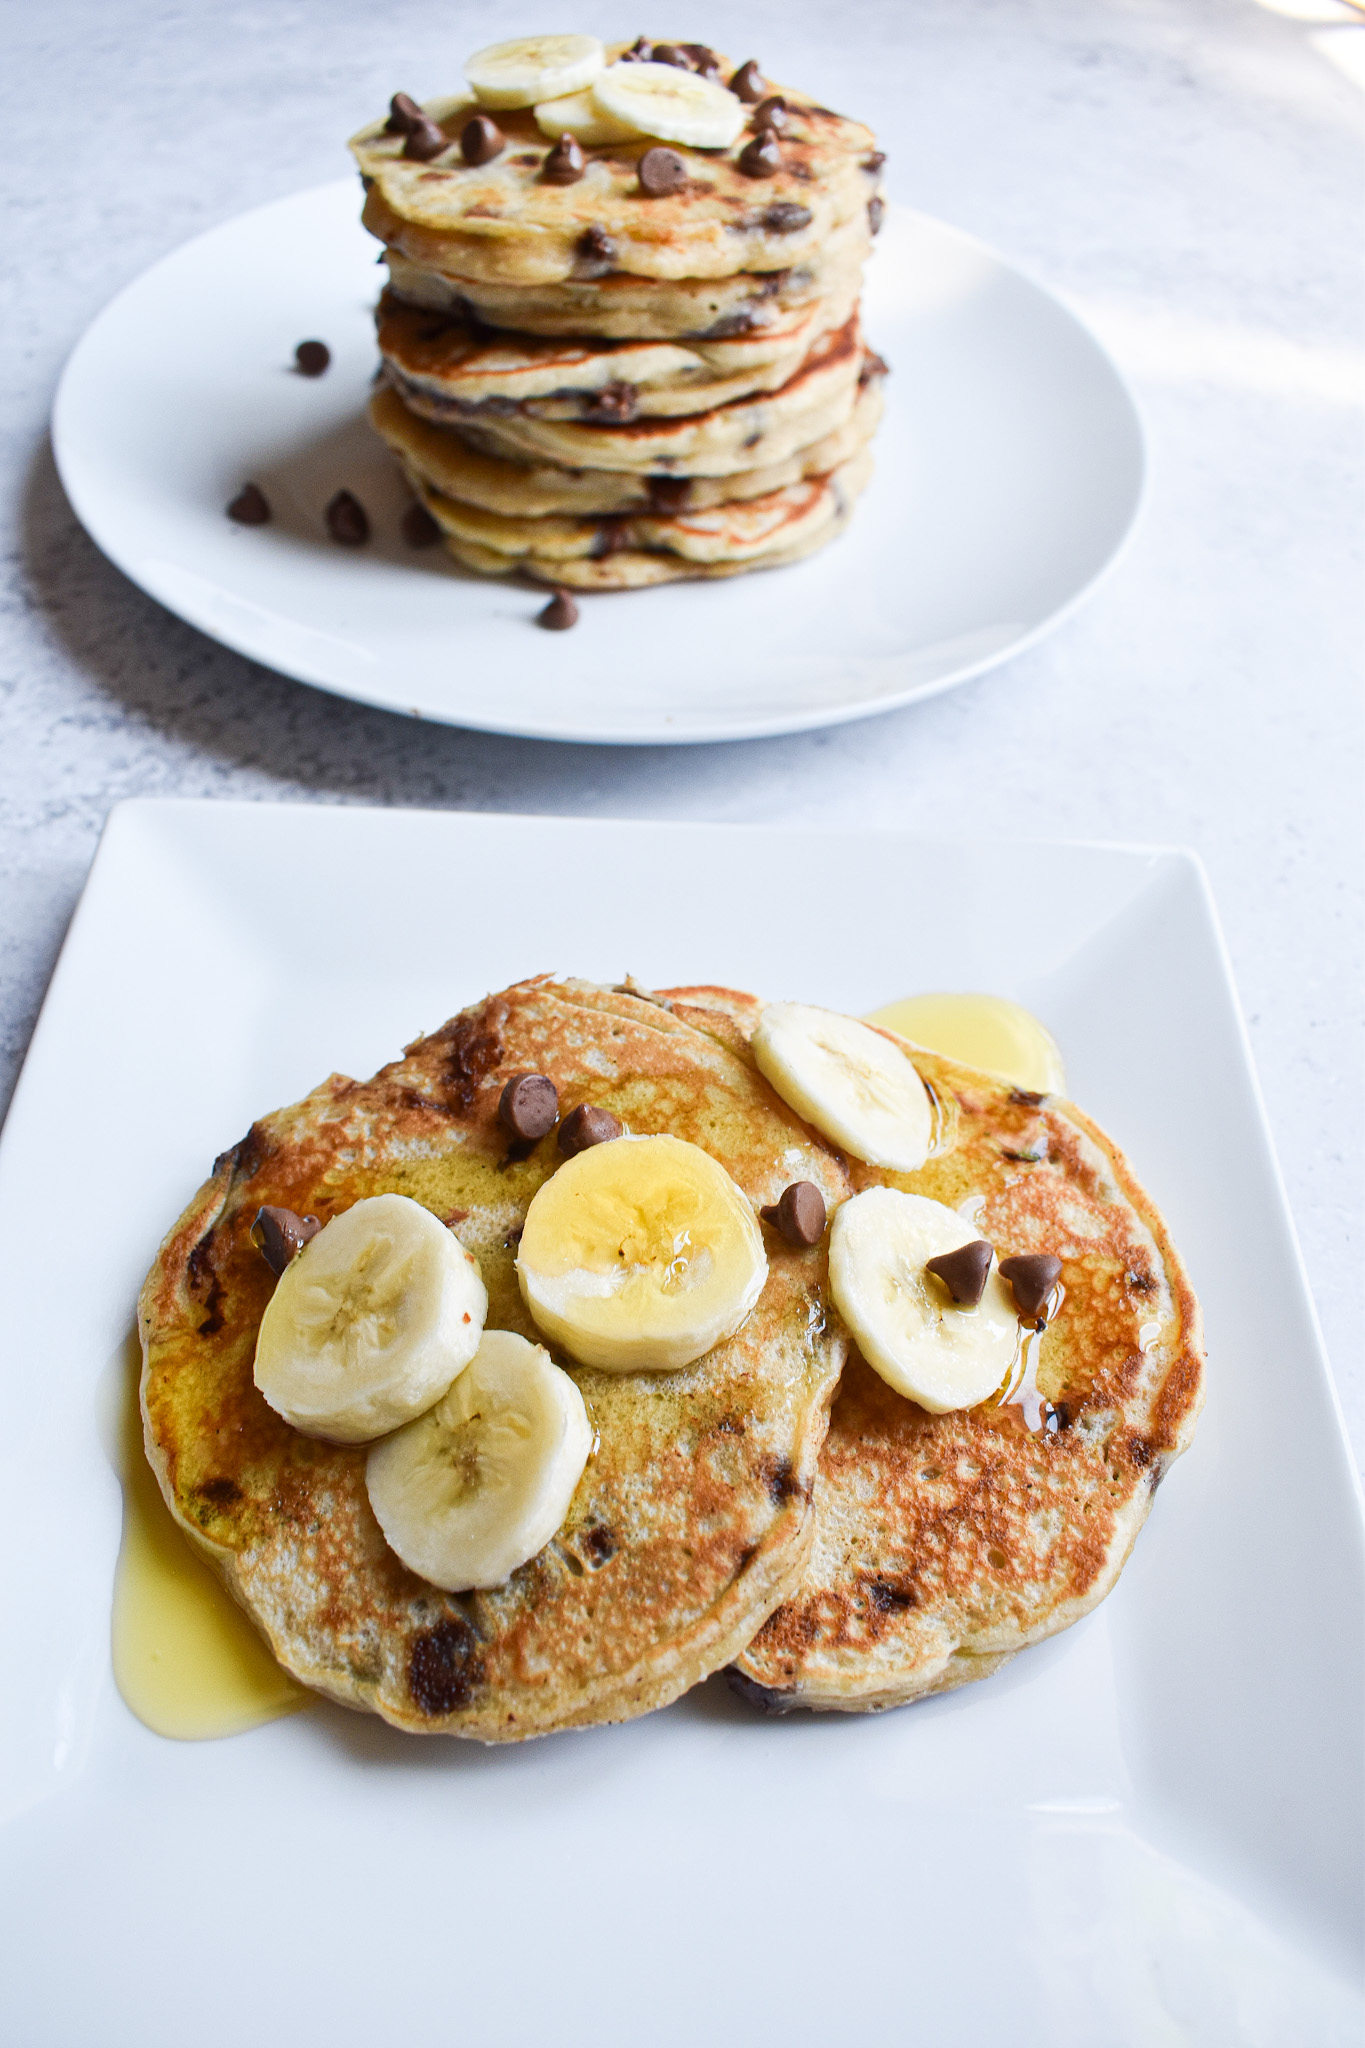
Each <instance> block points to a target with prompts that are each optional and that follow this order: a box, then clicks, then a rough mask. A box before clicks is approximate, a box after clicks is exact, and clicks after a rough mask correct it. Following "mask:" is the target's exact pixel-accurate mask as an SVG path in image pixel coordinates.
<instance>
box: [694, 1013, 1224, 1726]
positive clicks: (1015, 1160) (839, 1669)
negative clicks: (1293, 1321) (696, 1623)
mask: <svg viewBox="0 0 1365 2048" xmlns="http://www.w3.org/2000/svg"><path fill="white" fill-rule="evenodd" d="M672 993H673V995H674V997H675V999H676V1001H677V1002H678V1004H679V1006H680V1008H679V1013H680V1014H682V1015H688V1014H691V1012H690V1011H689V1010H688V1008H687V1007H686V1005H687V1004H689V1003H692V1002H697V1003H701V1004H704V1005H706V1006H707V1007H708V1008H711V1009H715V1008H719V1007H724V1008H726V1009H727V1011H728V1012H729V1014H730V1015H731V1016H732V1018H733V1019H734V1020H735V1022H736V1023H737V1024H738V1026H739V1028H740V1029H741V1030H742V1031H743V1032H744V1033H745V1034H746V1035H747V1034H748V1033H750V1032H751V1031H752V1029H753V1027H754V1025H755V1024H756V1022H757V1019H758V1016H759V1014H760V1011H761V1005H760V1004H758V1003H757V1002H756V1001H755V1000H754V999H753V998H752V997H744V996H738V995H733V994H726V993H724V992H719V991H716V990H703V991H696V990H690V991H689V990H678V991H674V992H672ZM888 1035H893V1034H888ZM914 1063H915V1065H916V1067H917V1068H918V1070H919V1072H920V1074H921V1077H922V1078H923V1079H924V1080H925V1081H926V1082H928V1083H929V1085H930V1087H931V1088H932V1090H933V1091H934V1094H935V1096H936V1097H937V1100H938V1104H939V1114H940V1118H941V1121H942V1127H943V1130H942V1140H941V1142H940V1145H939V1148H938V1150H937V1151H936V1152H935V1153H934V1154H932V1155H931V1157H930V1158H929V1160H928V1161H927V1163H926V1164H925V1166H924V1167H922V1168H921V1169H920V1171H919V1172H918V1173H914V1174H908V1175H907V1174H895V1173H888V1172H881V1171H878V1170H876V1169H874V1168H871V1167H867V1166H863V1165H861V1164H859V1163H857V1162H852V1161H850V1162H848V1164H849V1174H850V1180H851V1182H852V1185H853V1187H854V1189H855V1191H856V1190H859V1189H861V1188H864V1187H868V1186H874V1185H877V1184H885V1185H889V1186H892V1187H900V1188H906V1189H909V1190H911V1191H913V1192H915V1193H918V1194H924V1195H929V1196H931V1197H932V1198H933V1199H934V1200H936V1201H941V1202H945V1203H947V1204H948V1205H949V1206H950V1207H952V1208H958V1209H961V1210H962V1211H963V1212H964V1214H966V1215H968V1216H969V1219H970V1221H971V1224H972V1226H973V1228H974V1229H976V1230H977V1231H979V1232H980V1234H981V1235H982V1236H984V1237H986V1238H987V1239H989V1240H990V1242H991V1243H992V1244H994V1245H995V1246H996V1247H997V1250H998V1251H999V1253H1000V1255H1001V1256H1002V1257H1004V1256H1007V1255H1008V1254H1010V1253H1017V1252H1034V1251H1037V1252H1045V1251H1050V1252H1054V1253H1055V1254H1056V1255H1057V1256H1058V1257H1060V1258H1061V1259H1062V1261H1063V1272H1062V1285H1063V1287H1064V1289H1065V1294H1064V1298H1063V1301H1062V1304H1061V1308H1060V1311H1059V1312H1058V1313H1057V1314H1056V1315H1055V1316H1054V1318H1053V1320H1052V1321H1050V1322H1049V1323H1048V1325H1047V1328H1046V1331H1045V1333H1044V1334H1043V1336H1042V1337H1041V1339H1037V1338H1030V1340H1029V1347H1028V1350H1027V1351H1026V1353H1025V1356H1024V1358H1023V1359H1021V1364H1022V1365H1025V1366H1027V1367H1028V1370H1026V1371H1025V1374H1024V1382H1023V1385H1022V1386H1021V1387H1020V1388H1019V1389H1018V1393H1017V1397H1016V1398H1015V1399H1013V1400H1009V1401H1005V1402H1003V1403H1002V1402H998V1401H993V1402H989V1403H986V1404H984V1405H982V1406H981V1407H977V1408H972V1409H968V1410H960V1411H956V1412H951V1413H948V1414H945V1415H931V1414H929V1413H927V1412H926V1411H925V1410H924V1409H922V1408H920V1407H919V1406H918V1405H917V1404H916V1403H914V1402H912V1401H909V1400H906V1399H904V1398H902V1397H901V1396H900V1395H898V1394H896V1393H894V1392H893V1391H892V1389H891V1388H890V1387H889V1386H888V1385H887V1384H886V1382H885V1381H884V1380H882V1379H881V1378H880V1377H879V1376H878V1375H877V1374H876V1373H875V1372H873V1371H872V1370H871V1368H870V1367H868V1366H867V1365H866V1364H865V1363H864V1361H863V1360H862V1358H861V1357H859V1356H858V1354H857V1353H856V1351H855V1352H854V1353H853V1354H852V1356H851V1358H850V1362H849V1365H848V1367H847V1369H846V1371H845V1374H844V1377H843V1380H842V1382H841V1384H840V1388H839V1394H838V1398H837V1400H836V1402H835V1406H834V1412H833V1416H832V1418H831V1423H830V1430H829V1435H828V1437H827V1439H826V1442H825V1447H824V1450H823V1452H822V1454H821V1460H820V1472H819V1477H818V1480H817V1482H816V1534H815V1542H814V1545H813V1548H812V1552H811V1560H810V1563H809V1565H808V1566H807V1570H806V1576H805V1579H804V1581H803V1584H802V1586H801V1590H800V1591H799V1593H797V1594H796V1595H795V1596H793V1598H792V1599H790V1600H789V1601H787V1602H786V1603H784V1605H783V1606H781V1607H780V1608H779V1609H778V1610H777V1612H776V1613H775V1614H774V1615H773V1616H772V1618H771V1619H770V1620H769V1621H768V1622H767V1623H766V1625H765V1626H764V1627H763V1628H762V1629H761V1630H760V1631H759V1633H758V1634H757V1636H756V1637H755V1639H754V1641H753V1642H752V1643H751V1644H750V1645H749V1647H748V1649H747V1650H746V1651H745V1652H744V1654H743V1655H742V1656H741V1657H739V1658H738V1659H737V1660H736V1663H735V1675H736V1678H737V1680H738V1683H739V1688H740V1690H742V1691H743V1692H744V1693H745V1694H746V1696H747V1697H749V1698H750V1699H752V1700H754V1701H755V1703H757V1704H759V1705H762V1706H765V1707H768V1708H770V1709H775V1710H778V1711H782V1710H785V1709H787V1708H790V1707H811V1708H815V1709H836V1710H844V1711H863V1710H867V1709H872V1708H880V1707H892V1706H899V1705H901V1704H903V1703H904V1702H906V1701H909V1700H914V1699H919V1698H921V1697H923V1696H925V1695H927V1694H930V1693H937V1692H944V1691H947V1690H949V1689H951V1688H952V1687H954V1686H958V1685H962V1684H965V1683H966V1682H968V1681H969V1680H971V1679H975V1678H981V1677H985V1676H987V1675H988V1674H989V1673H990V1672H991V1671H993V1670H995V1669H997V1668H998V1667H999V1666H1000V1665H1001V1664H1002V1663H1004V1662H1005V1661H1006V1660H1007V1659H1008V1658H1009V1657H1011V1656H1013V1655H1014V1654H1015V1653H1016V1652H1017V1651H1018V1650H1020V1649H1022V1648H1023V1647H1024V1646H1025V1645H1026V1644H1028V1643H1033V1642H1038V1641H1040V1640H1042V1639H1043V1638H1044V1637H1046V1636H1050V1635H1054V1634H1056V1633H1057V1631H1058V1630H1060V1629H1063V1628H1066V1627H1068V1626H1070V1624H1071V1623H1072V1622H1074V1621H1077V1620H1079V1619H1080V1617H1081V1616H1082V1615H1084V1614H1086V1613H1088V1612H1089V1611H1090V1610H1091V1609H1092V1608H1093V1607H1094V1606H1096V1605H1097V1603H1098V1602H1099V1601H1100V1600H1102V1599H1103V1598H1104V1595H1105V1594H1106V1593H1107V1592H1108V1591H1109V1590H1110V1588H1111V1587H1112V1586H1113V1584H1114V1582H1115V1580H1116V1579H1117V1577H1118V1574H1119V1572H1120V1570H1121V1568H1122V1566H1123V1564H1124V1561H1125V1560H1126V1558H1127V1556H1128V1553H1129V1551H1130V1549H1131V1547H1132V1544H1133V1540H1134V1538H1135V1537H1136V1535H1137V1532H1138V1530H1139V1529H1140V1528H1141V1526H1142V1523H1143V1522H1144V1520H1145V1519H1146V1516H1147V1513H1148V1510H1149V1509H1150V1507H1151V1503H1152V1499H1153V1496H1154V1494H1155V1492H1156V1489H1157V1487H1158V1485H1159V1484H1160V1482H1161V1479H1162V1478H1163V1477H1164V1475H1165V1473H1166V1472H1167V1471H1168V1470H1169V1468H1170V1466H1171V1464H1172V1462H1173V1461H1174V1459H1175V1458H1177V1457H1178V1456H1179V1455H1180V1453H1181V1452H1182V1451H1183V1450H1184V1449H1185V1448H1186V1447H1187V1445H1188V1444H1189V1442H1190V1438H1191V1436H1192V1434H1193V1430H1194V1424H1195V1420H1196V1418H1197V1416H1198V1413H1199V1409H1200V1406H1201V1404H1202V1401H1203V1384H1204V1356H1203V1346H1202V1335H1201V1325H1200V1316H1199V1309H1198V1304H1197V1303H1196V1301H1195V1298H1194V1295H1193V1293H1192V1291H1191V1289H1190V1284H1189V1281H1188V1279H1187V1277H1186V1274H1185V1271H1184V1268H1183V1267H1182V1265H1181V1263H1180V1260H1179V1258H1178V1256H1177V1254H1176V1252H1175V1250H1174V1248H1173V1246H1172V1244H1171V1242H1170V1237H1169V1234H1168V1232H1167V1230H1166V1227H1165V1224H1164V1223H1163V1221H1162V1219H1161V1216H1160V1215H1159V1213H1158V1211H1157V1209H1156V1207H1155V1205H1154V1204H1153V1203H1152V1201H1151V1199H1150V1197H1149V1196H1147V1195H1146V1194H1145V1193H1144V1192H1143V1190H1142V1189H1141V1187H1140V1186H1139V1185H1138V1183H1137V1181H1136V1180H1135V1178H1134V1176H1133V1173H1132V1170H1131V1168H1130V1167H1129V1166H1128V1164H1127V1162H1126V1160H1125V1159H1124V1157H1123V1155H1122V1153H1121V1152H1120V1151H1119V1150H1118V1148H1117V1147H1116V1146H1115V1145H1114V1144H1113V1143H1112V1141H1111V1140H1110V1139H1108V1138H1107V1137H1106V1136H1105V1135H1104V1133H1103V1132H1102V1131H1100V1130H1099V1129H1098V1128H1097V1127H1096V1126H1095V1125H1094V1124H1093V1123H1092V1122H1091V1121H1090V1120H1089V1118H1087V1117H1085V1116H1084V1115H1082V1113H1081V1112H1080V1111H1079V1110H1078V1109H1076V1108H1074V1107H1073V1106H1072V1105H1071V1104H1070V1103H1067V1102H1063V1101H1062V1100H1060V1099H1059V1098H1057V1097H1055V1096H1036V1095H1030V1094H1027V1093H1025V1092H1024V1091H1022V1090H1020V1089H1016V1088H1011V1087H1010V1086H1009V1085H1008V1083H1005V1082H1001V1081H998V1080H995V1079H992V1078H991V1077H990V1076H987V1075H984V1074H980V1073H977V1072H975V1071H974V1070H972V1069H971V1068H968V1067H963V1066H960V1065H958V1064H956V1063H955V1062H953V1061H951V1060H946V1059H943V1058H942V1057H940V1056H939V1055H937V1054H933V1053H929V1052H927V1051H925V1050H923V1049H922V1048H919V1047H916V1048H914ZM1030 1353H1032V1354H1033V1355H1032V1357H1030V1355H1029V1354H1030Z"/></svg>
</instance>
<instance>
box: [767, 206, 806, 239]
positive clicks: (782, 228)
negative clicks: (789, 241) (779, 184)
mask: <svg viewBox="0 0 1365 2048" xmlns="http://www.w3.org/2000/svg"><path fill="white" fill-rule="evenodd" d="M814 218H815V216H814V215H813V214H812V212H811V210H810V208H809V207H808V206H796V205H794V204H793V203H792V202H791V201H790V200H781V199H780V200H779V201H778V202H777V204H776V206H765V207H764V209H763V225H764V227H765V228H767V229H768V231H769V233H770V234H774V235H794V234H795V233H796V231H797V229H798V228H808V227H809V226H810V224H811V221H812V220H813V219H814Z"/></svg>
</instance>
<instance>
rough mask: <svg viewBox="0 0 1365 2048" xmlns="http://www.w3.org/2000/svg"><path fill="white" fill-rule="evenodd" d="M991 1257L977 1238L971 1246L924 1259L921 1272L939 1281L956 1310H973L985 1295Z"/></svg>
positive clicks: (982, 1242) (982, 1239)
mask: <svg viewBox="0 0 1365 2048" xmlns="http://www.w3.org/2000/svg"><path fill="white" fill-rule="evenodd" d="M993 1256H994V1254H993V1252H992V1250H991V1247H990V1246H989V1245H988V1244H987V1242H986V1240H985V1238H984V1237H978V1238H977V1239H975V1241H974V1242H973V1243H971V1244H964V1245H959V1246H958V1248H957V1250H956V1251H953V1252H939V1254H938V1255H937V1257H936V1258H932V1259H926V1260H925V1262H924V1270H925V1272H926V1273H932V1274H934V1276H935V1278H936V1279H939V1280H941V1281H942V1282H943V1284H944V1286H945V1287H946V1288H947V1290H948V1292H949V1294H951V1296H952V1297H953V1300H954V1301H955V1302H956V1303H957V1305H958V1307H959V1308H975V1307H976V1304H977V1303H978V1302H979V1301H980V1299H981V1297H982V1295H983V1294H984V1293H985V1292H986V1282H987V1280H988V1279H989V1277H990V1270H991V1259H992V1257H993Z"/></svg>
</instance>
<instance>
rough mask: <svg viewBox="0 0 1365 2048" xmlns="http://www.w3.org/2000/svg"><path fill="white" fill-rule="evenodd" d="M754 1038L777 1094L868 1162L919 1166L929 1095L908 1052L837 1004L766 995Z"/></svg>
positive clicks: (927, 1134) (924, 1152)
mask: <svg viewBox="0 0 1365 2048" xmlns="http://www.w3.org/2000/svg"><path fill="white" fill-rule="evenodd" d="M753 1046H754V1058H755V1059H756V1060H757V1061H758V1065H759V1069H760V1071H761V1072H762V1073H763V1074H764V1076H765V1077H766V1078H767V1079H768V1080H769V1081H771V1082H772V1085H773V1087H774V1088H775V1089H776V1090H777V1092H778V1094H779V1095H780V1096H781V1097H782V1100H783V1101H784V1102H786V1103H789V1104H790V1105H791V1107H792V1108H793V1109H794V1110H795V1111H796V1113H797V1115H798V1116H803V1117H804V1118H805V1119H806V1122H807V1123H810V1124H814V1125H815V1128H816V1130H817V1131H819V1132H820V1133H821V1134H822V1136H824V1137H826V1138H829V1139H830V1140H831V1141H832V1143H834V1144H836V1145H840V1146H842V1147H843V1149H844V1151H845V1152H851V1153H852V1154H853V1156H854V1158H855V1159H865V1160H866V1161H867V1162H868V1164H869V1165H870V1166H889V1167H890V1168H891V1169H892V1171H893V1172H895V1173H913V1172H914V1171H915V1169H916V1168H917V1167H920V1166H923V1164H924V1162H925V1160H926V1158H927V1157H928V1155H929V1145H930V1140H931V1138H932V1136H933V1115H932V1111H931V1109H930V1104H929V1097H928V1095H927V1093H926V1092H925V1087H924V1083H923V1082H922V1081H921V1080H920V1077H919V1075H918V1074H917V1073H916V1072H915V1069H914V1067H913V1066H912V1065H911V1063H910V1058H909V1055H908V1053H905V1052H902V1051H901V1049H900V1047H899V1046H898V1045H895V1044H894V1043H893V1042H892V1041H891V1040H890V1039H889V1038H884V1037H883V1036H882V1034H881V1032H879V1031H872V1030H870V1029H869V1027H868V1026H867V1025H866V1024H860V1023H858V1021H857V1019H856V1018H854V1017H843V1016H840V1015H839V1013H838V1012H837V1011H835V1010H817V1009H814V1008H812V1007H811V1006H810V1005H809V1004H806V1003H769V1005H768V1007H767V1008H766V1010H764V1012H763V1015H762V1017H761V1019H760V1020H759V1025H758V1029H757V1030H756V1031H755V1033H754V1039H753Z"/></svg>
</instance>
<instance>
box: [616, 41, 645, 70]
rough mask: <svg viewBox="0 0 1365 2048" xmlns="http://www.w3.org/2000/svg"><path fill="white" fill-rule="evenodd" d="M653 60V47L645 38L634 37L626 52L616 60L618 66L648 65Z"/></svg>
mask: <svg viewBox="0 0 1365 2048" xmlns="http://www.w3.org/2000/svg"><path fill="white" fill-rule="evenodd" d="M653 59H654V45H653V43H651V42H650V41H649V40H648V38H647V37H645V36H636V38H635V41H634V42H633V43H632V44H631V46H630V48H629V49H628V50H623V51H622V52H621V55H620V56H619V57H618V58H617V60H616V61H617V63H618V64H649V63H652V62H653Z"/></svg>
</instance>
